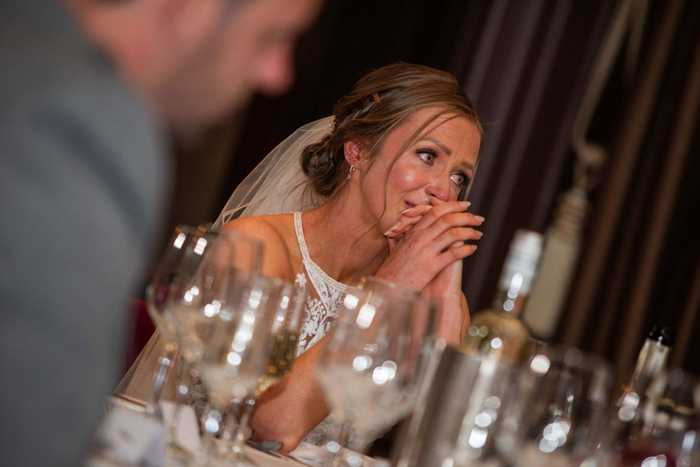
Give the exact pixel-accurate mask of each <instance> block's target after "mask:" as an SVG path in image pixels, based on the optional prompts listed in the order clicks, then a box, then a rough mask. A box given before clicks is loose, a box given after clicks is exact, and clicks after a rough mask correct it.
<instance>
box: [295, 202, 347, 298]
mask: <svg viewBox="0 0 700 467" xmlns="http://www.w3.org/2000/svg"><path fill="white" fill-rule="evenodd" d="M294 232H295V233H296V235H297V242H298V243H299V250H300V251H301V257H302V259H303V261H304V266H306V269H307V271H309V272H310V273H311V274H312V275H316V276H317V277H320V278H321V280H323V281H324V282H325V283H326V284H328V285H330V286H331V287H334V288H336V289H340V290H342V291H343V292H344V293H347V292H349V291H350V290H352V287H350V286H349V285H346V284H343V283H342V282H338V281H337V280H335V279H333V278H332V277H331V276H329V275H328V274H326V272H325V271H324V270H323V269H321V267H320V266H319V265H318V264H316V263H314V262H313V260H312V259H311V256H310V255H309V250H308V248H307V247H306V239H305V238H304V227H303V226H302V224H301V212H295V213H294Z"/></svg>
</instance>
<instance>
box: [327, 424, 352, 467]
mask: <svg viewBox="0 0 700 467" xmlns="http://www.w3.org/2000/svg"><path fill="white" fill-rule="evenodd" d="M351 425H352V423H351V420H350V419H349V418H347V417H346V418H345V419H344V420H343V423H341V424H340V432H339V433H338V450H337V451H336V452H335V454H334V455H333V462H332V463H331V467H341V466H342V465H343V449H344V448H345V447H346V446H347V444H348V439H349V437H350V426H351Z"/></svg>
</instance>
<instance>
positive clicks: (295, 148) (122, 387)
mask: <svg viewBox="0 0 700 467" xmlns="http://www.w3.org/2000/svg"><path fill="white" fill-rule="evenodd" d="M333 119H334V117H333V116H330V117H325V118H322V119H320V120H316V121H315V122H311V123H307V124H306V125H304V126H302V127H300V128H299V129H297V130H296V131H295V132H294V133H292V134H291V135H290V136H289V137H288V138H287V139H285V140H284V141H282V142H281V143H280V144H279V145H277V147H276V148H275V149H273V150H272V151H271V152H270V153H269V154H268V155H267V156H266V157H265V158H264V159H263V160H262V161H261V162H260V163H259V164H258V165H257V167H255V169H253V171H252V172H250V174H248V176H247V177H246V178H245V180H243V181H242V182H241V184H240V185H238V187H237V188H236V190H235V191H234V192H233V194H232V195H231V198H230V199H229V200H228V202H227V203H226V206H224V209H223V210H222V211H221V214H220V215H219V217H218V219H217V220H216V222H215V223H214V227H221V226H222V225H223V224H225V223H226V222H228V221H229V220H231V219H235V218H238V217H248V216H260V215H265V214H277V213H282V212H294V211H305V210H308V209H311V208H314V207H317V206H320V205H321V204H322V203H323V201H324V200H325V198H324V197H322V196H320V195H318V194H316V193H315V192H314V191H313V188H312V187H311V186H310V184H309V178H308V177H307V176H306V175H305V174H304V172H303V171H302V169H301V163H300V156H301V151H302V150H303V149H304V148H305V147H306V146H308V145H309V144H313V143H315V142H318V141H320V140H321V139H322V138H323V137H324V136H326V135H328V134H329V133H330V132H331V125H332V123H333ZM164 345H165V341H164V340H163V338H162V336H161V335H160V333H159V332H155V333H154V334H153V336H152V337H151V339H150V340H149V341H148V344H147V345H146V346H145V347H144V349H143V350H142V351H141V353H140V354H139V356H138V358H137V359H136V361H135V362H134V364H133V365H132V366H131V368H130V369H129V371H128V372H127V373H126V375H124V377H123V378H122V380H121V381H120V382H119V384H118V385H117V388H116V389H115V392H116V393H119V394H123V395H126V396H130V397H134V398H136V399H140V400H143V401H147V400H148V399H149V397H150V391H151V388H152V386H153V375H154V374H155V373H156V371H157V370H158V356H159V355H160V354H161V352H162V349H163V346H164ZM176 378H177V371H170V373H169V375H168V380H167V381H166V383H165V384H164V387H163V394H162V398H163V399H166V400H174V399H175V393H174V389H175V379H176Z"/></svg>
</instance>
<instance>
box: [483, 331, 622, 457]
mask: <svg viewBox="0 0 700 467" xmlns="http://www.w3.org/2000/svg"><path fill="white" fill-rule="evenodd" d="M611 380H612V374H611V371H610V367H609V365H608V364H607V363H606V362H605V361H604V360H603V359H601V358H599V357H597V356H595V355H591V354H587V353H585V352H583V351H581V350H579V349H577V348H574V347H564V346H556V345H549V344H547V345H541V346H540V347H539V348H538V349H537V350H536V352H535V353H534V354H533V355H532V356H531V357H530V359H529V360H528V362H527V365H526V367H525V368H524V369H523V370H522V371H521V374H520V377H519V378H518V381H517V383H516V384H517V386H516V389H515V391H514V392H513V395H514V397H513V400H512V403H511V404H510V407H509V409H508V410H507V411H506V414H505V417H506V420H505V421H504V423H503V427H502V429H501V430H500V432H499V433H498V435H497V438H498V441H497V443H499V445H500V446H501V447H504V449H503V454H504V457H505V458H506V459H507V460H508V462H509V463H510V464H511V465H512V466H513V467H525V466H528V467H545V466H578V465H580V464H581V462H582V461H584V460H585V459H592V458H593V457H592V456H594V453H595V450H596V444H597V442H598V441H599V440H598V438H597V435H598V434H599V433H600V432H601V430H602V429H603V427H604V422H605V413H606V410H607V404H608V394H609V388H610V382H611Z"/></svg>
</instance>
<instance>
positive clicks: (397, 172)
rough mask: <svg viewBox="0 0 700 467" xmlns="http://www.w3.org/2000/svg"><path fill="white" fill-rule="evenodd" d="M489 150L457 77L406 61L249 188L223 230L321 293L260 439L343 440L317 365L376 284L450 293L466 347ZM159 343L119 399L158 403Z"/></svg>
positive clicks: (270, 398) (352, 97)
mask: <svg viewBox="0 0 700 467" xmlns="http://www.w3.org/2000/svg"><path fill="white" fill-rule="evenodd" d="M482 142H483V128H482V122H481V117H480V116H479V114H478V112H477V111H476V110H475V108H474V107H473V106H472V104H471V102H470V101H469V99H468V98H467V97H466V95H465V94H464V91H463V90H462V88H461V87H460V85H459V84H458V83H457V81H456V80H455V79H454V77H453V76H452V75H450V74H448V73H445V72H442V71H438V70H435V69H432V68H428V67H425V66H419V65H411V64H406V63H397V64H393V65H389V66H386V67H383V68H380V69H378V70H376V71H373V72H371V73H369V74H367V75H366V76H364V77H363V78H362V79H360V80H359V81H358V82H357V84H356V85H355V87H354V88H353V90H352V91H351V92H350V93H349V94H347V95H346V96H345V97H343V98H342V99H341V100H340V101H339V102H338V103H337V104H336V106H335V108H334V110H333V115H332V116H330V117H328V118H325V119H322V120H319V121H317V122H313V123H310V124H308V125H306V126H304V127H302V128H300V129H299V130H297V131H296V132H295V133H293V134H292V135H291V136H290V137H289V138H287V140H285V141H284V142H282V143H281V144H280V145H279V146H278V147H277V148H275V149H274V150H273V151H272V152H271V153H270V154H269V155H268V156H267V157H266V158H265V160H263V162H261V163H260V165H258V167H256V169H255V170H253V172H251V174H250V175H249V176H248V177H247V178H246V179H245V180H244V181H243V183H241V185H240V186H239V187H238V188H237V189H236V191H235V192H234V193H233V195H232V197H231V199H230V200H229V202H228V203H227V205H226V207H225V208H224V210H223V212H222V214H221V216H220V217H219V219H218V220H217V222H216V224H215V225H216V226H217V227H222V228H223V229H230V230H234V231H238V232H242V233H244V234H247V235H249V236H251V237H254V238H256V239H258V240H259V241H260V242H261V243H262V244H263V247H264V258H263V264H262V272H263V274H265V275H267V276H269V277H276V278H281V279H284V280H286V281H288V282H294V283H296V284H297V285H298V286H299V287H302V288H305V289H306V290H307V291H308V292H309V298H308V301H307V304H306V316H305V319H304V322H303V324H302V329H301V333H300V336H299V337H300V339H299V345H298V348H297V355H298V356H297V359H296V361H295V363H294V366H293V367H292V370H291V372H290V373H289V375H287V377H285V378H284V379H282V380H281V381H280V382H278V383H277V384H276V385H274V386H272V387H271V388H269V389H268V390H267V391H266V392H265V393H263V394H262V396H261V398H260V400H259V402H258V404H257V405H256V411H255V413H254V416H253V420H252V422H251V425H252V427H253V429H254V430H255V437H256V439H258V440H260V441H263V440H275V441H282V442H283V443H284V444H283V447H282V450H283V451H286V452H290V451H292V450H294V449H295V448H296V447H297V446H298V445H299V443H300V442H301V441H302V440H304V439H305V440H306V441H308V442H311V443H314V444H322V443H323V442H324V441H325V440H327V439H328V438H331V439H333V437H334V428H333V423H332V420H331V417H328V415H329V412H330V410H329V407H328V405H327V404H326V402H325V400H324V396H323V394H322V391H321V389H320V388H319V386H318V385H317V383H316V380H315V378H314V366H315V364H316V361H317V359H318V357H319V355H320V352H321V351H322V349H323V347H324V345H325V341H326V339H324V336H325V334H326V333H327V332H328V330H329V329H330V327H331V326H332V325H333V322H334V320H335V318H336V313H337V309H338V305H339V303H340V302H341V301H342V299H343V297H344V294H345V293H346V292H347V291H348V290H349V288H350V287H353V286H355V285H357V284H358V282H359V280H360V279H361V278H362V277H364V276H369V275H374V276H376V277H380V278H383V279H386V280H389V281H391V282H394V283H396V284H400V285H403V286H406V287H409V288H412V289H414V290H417V291H421V292H422V293H423V294H427V295H430V296H432V297H435V298H437V299H439V300H440V301H441V302H442V307H443V313H442V319H441V322H440V323H439V326H438V333H439V334H440V336H441V337H443V338H445V339H446V340H447V342H448V343H450V344H452V345H458V344H459V340H460V337H461V334H462V330H463V329H465V328H466V327H467V326H468V324H469V310H468V308H467V302H466V299H465V297H464V294H463V293H462V291H461V283H462V260H463V259H464V258H466V257H467V256H470V255H472V254H473V253H474V251H476V246H475V245H473V244H470V243H465V242H469V241H475V240H478V239H479V238H481V236H482V234H481V232H479V231H478V230H476V228H477V227H478V226H479V225H481V224H482V222H483V221H484V219H483V218H482V217H479V216H475V215H473V214H470V213H468V212H467V208H468V207H469V203H468V202H466V201H463V200H464V199H466V195H467V194H468V191H469V188H470V184H471V181H472V180H473V177H474V173H475V170H476V166H477V162H478V159H479V154H480V151H481V147H482ZM159 345H161V344H159V339H158V337H157V336H154V338H152V339H151V342H149V346H148V347H147V348H146V349H145V350H144V352H142V355H141V356H140V357H139V360H138V361H137V362H136V363H135V364H134V366H133V367H132V369H131V370H130V371H129V374H128V375H127V376H126V377H125V378H124V380H123V381H122V383H120V387H119V388H118V392H122V393H124V394H126V395H131V396H133V397H137V398H144V397H145V393H144V388H146V387H150V385H151V383H150V378H151V375H152V374H153V368H154V367H155V365H156V362H155V360H156V358H157V357H156V356H157V355H158V350H157V347H158V346H159ZM151 357H153V358H151ZM171 373H173V372H171ZM171 383H172V384H171ZM168 384H170V386H172V387H174V382H173V381H170V382H169V383H168ZM166 392H168V389H166ZM327 417H328V418H327Z"/></svg>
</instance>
